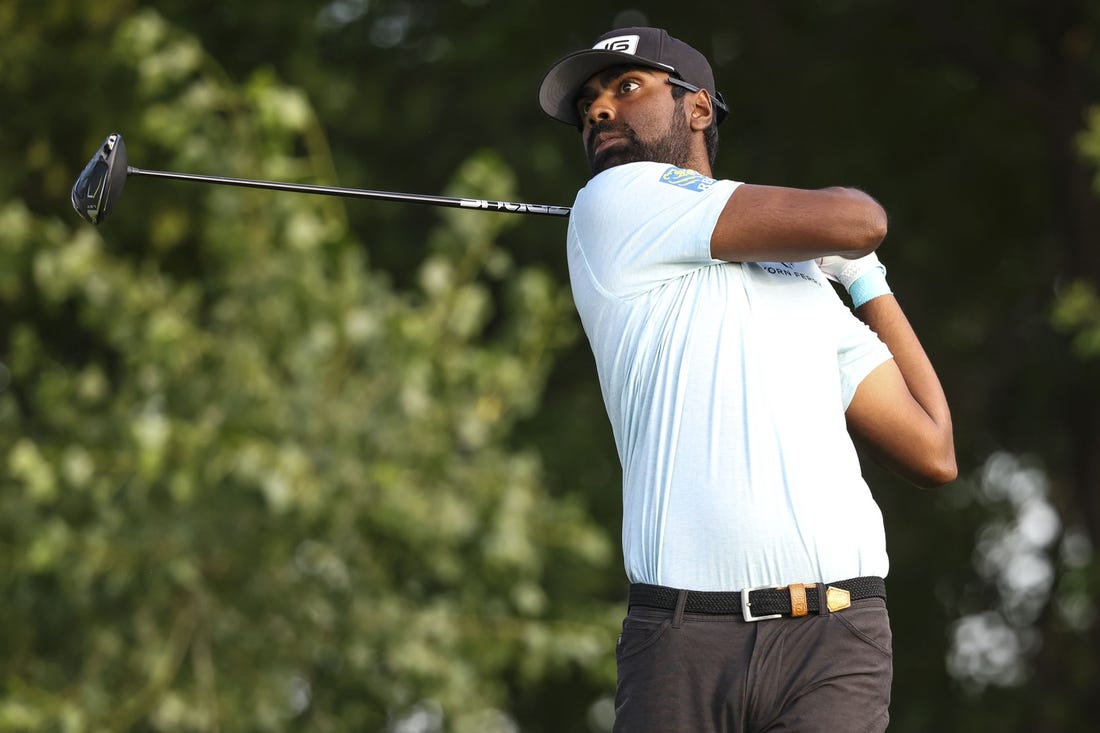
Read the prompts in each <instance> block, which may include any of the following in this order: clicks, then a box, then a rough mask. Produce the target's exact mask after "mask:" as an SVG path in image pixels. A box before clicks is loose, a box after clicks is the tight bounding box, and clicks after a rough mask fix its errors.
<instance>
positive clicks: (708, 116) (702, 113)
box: [689, 89, 714, 130]
mask: <svg viewBox="0 0 1100 733" xmlns="http://www.w3.org/2000/svg"><path fill="white" fill-rule="evenodd" d="M692 96H694V97H695V100H694V102H693V103H692V104H691V119H690V120H689V122H690V123H691V129H692V130H705V129H707V128H708V127H710V125H711V122H713V121H714V100H712V99H711V98H710V93H709V92H708V91H707V90H706V89H700V90H699V91H698V92H696V93H695V94H694V95H692Z"/></svg>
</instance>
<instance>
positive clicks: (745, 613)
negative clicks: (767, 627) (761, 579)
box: [741, 585, 783, 621]
mask: <svg viewBox="0 0 1100 733" xmlns="http://www.w3.org/2000/svg"><path fill="white" fill-rule="evenodd" d="M754 590H778V589H777V588H775V587H774V586H770V585H758V586H756V587H755V588H742V589H741V618H743V619H744V620H746V621H767V620H768V619H770V618H783V614H781V613H769V614H768V615H766V616H753V615H752V611H750V610H749V606H751V605H752V602H751V601H749V593H752V592H753V591H754Z"/></svg>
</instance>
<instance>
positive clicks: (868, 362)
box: [837, 306, 893, 410]
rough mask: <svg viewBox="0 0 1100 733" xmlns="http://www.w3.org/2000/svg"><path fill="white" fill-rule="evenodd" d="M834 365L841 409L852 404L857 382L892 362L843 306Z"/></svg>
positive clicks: (887, 352)
mask: <svg viewBox="0 0 1100 733" xmlns="http://www.w3.org/2000/svg"><path fill="white" fill-rule="evenodd" d="M838 317H839V319H840V324H839V329H840V330H839V334H840V338H839V339H838V342H837V361H838V362H839V364H840V395H841V400H842V402H843V405H844V409H845V410H847V409H848V405H850V404H851V403H852V398H853V397H855V395H856V389H858V388H859V384H860V382H862V381H863V380H864V378H865V377H866V376H867V375H868V374H870V373H871V372H872V371H874V369H875V367H877V366H878V365H880V364H882V363H883V362H885V361H888V360H890V359H892V358H893V354H891V353H890V349H889V348H888V347H887V346H886V344H884V343H883V342H882V340H881V339H879V337H878V335H877V334H876V333H875V332H874V331H872V330H871V329H870V327H869V326H868V325H867V324H866V323H864V322H863V321H861V320H859V319H858V318H856V316H855V314H853V313H852V312H851V310H849V309H848V308H847V307H846V306H845V307H842V308H841V309H840V311H839V316H838Z"/></svg>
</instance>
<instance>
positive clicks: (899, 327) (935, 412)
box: [856, 295, 955, 469]
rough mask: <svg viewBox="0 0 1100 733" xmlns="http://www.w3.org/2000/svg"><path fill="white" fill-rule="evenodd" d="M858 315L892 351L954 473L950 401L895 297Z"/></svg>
mask: <svg viewBox="0 0 1100 733" xmlns="http://www.w3.org/2000/svg"><path fill="white" fill-rule="evenodd" d="M856 315H857V316H858V317H859V318H860V320H862V321H863V322H864V323H866V324H867V325H868V326H870V328H871V330H873V331H874V332H875V333H876V334H878V337H879V338H880V339H881V340H882V341H883V343H885V344H886V346H887V347H889V349H890V353H892V354H893V355H894V362H895V363H896V364H897V365H898V370H899V371H900V372H901V375H902V378H904V380H905V384H906V386H907V387H908V388H909V392H910V394H912V396H913V399H914V400H915V401H916V402H917V404H919V405H920V406H921V408H923V410H924V411H925V412H926V413H927V414H928V417H929V419H930V421H931V424H932V425H933V426H934V428H933V431H932V435H931V442H932V444H933V446H934V447H935V452H936V453H937V454H938V456H939V459H940V461H942V462H943V463H944V464H945V465H947V466H949V467H951V468H952V469H954V466H955V439H954V430H953V427H952V424H951V409H950V407H949V406H948V404H947V397H946V395H945V394H944V392H943V387H942V385H941V384H940V380H939V377H938V376H936V371H935V369H934V368H933V367H932V363H931V361H929V359H928V355H927V354H926V353H925V352H924V347H923V346H921V343H920V341H919V340H918V339H917V335H916V333H914V332H913V328H912V326H910V325H909V319H907V318H906V317H905V313H903V312H902V310H901V306H899V305H898V302H897V299H896V298H895V297H894V296H893V295H883V296H880V297H877V298H874V299H872V300H870V301H868V302H867V303H864V304H863V305H862V306H860V307H859V308H858V309H856Z"/></svg>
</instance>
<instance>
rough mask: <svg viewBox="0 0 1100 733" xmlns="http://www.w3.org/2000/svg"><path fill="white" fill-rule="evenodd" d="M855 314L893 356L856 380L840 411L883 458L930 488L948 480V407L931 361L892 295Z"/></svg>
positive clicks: (952, 470) (952, 472) (951, 455)
mask: <svg viewBox="0 0 1100 733" xmlns="http://www.w3.org/2000/svg"><path fill="white" fill-rule="evenodd" d="M856 315H857V316H858V317H859V318H860V319H861V320H862V321H863V322H864V323H866V324H867V325H868V326H870V327H871V329H872V330H873V331H874V332H875V333H876V334H878V337H879V338H880V339H882V341H883V342H884V343H885V344H886V345H887V346H888V347H889V348H890V352H891V353H892V354H893V355H894V358H893V359H892V360H890V361H887V362H885V363H884V364H881V365H880V366H879V367H877V368H876V369H875V370H874V371H872V372H871V373H870V374H869V375H868V376H867V377H866V378H865V379H864V380H863V382H861V383H860V385H859V388H858V389H857V390H856V394H855V397H853V398H852V402H851V404H850V405H849V406H848V411H847V413H846V417H847V421H848V427H849V429H850V430H851V431H852V433H853V434H854V435H855V436H856V437H857V438H859V439H860V442H861V443H863V444H864V445H865V446H866V447H868V448H870V449H871V450H872V451H873V452H874V453H875V454H876V455H877V456H878V457H879V458H880V459H881V460H882V461H883V462H884V463H886V464H887V465H888V466H890V467H891V468H893V469H894V470H895V471H897V472H898V473H899V474H900V475H901V476H903V477H904V478H906V479H908V480H909V481H911V482H913V483H914V484H917V485H918V486H923V487H926V488H930V487H933V486H940V485H943V484H946V483H948V482H950V481H954V480H955V477H956V476H957V475H958V468H957V466H956V464H955V442H954V432H953V430H952V427H951V410H950V408H949V407H948V405H947V398H946V396H945V395H944V392H943V387H942V386H941V385H940V380H939V378H938V377H937V376H936V372H935V370H934V369H933V368H932V363H931V362H930V361H929V360H928V356H927V355H926V354H925V353H924V348H923V347H922V346H921V344H920V341H918V340H917V335H916V334H915V333H914V332H913V328H912V327H911V326H910V325H909V320H908V319H907V318H906V317H905V314H904V313H903V312H902V310H901V307H900V306H899V305H898V302H897V300H896V299H895V298H894V296H893V295H883V296H880V297H878V298H874V299H873V300H870V301H868V302H867V303H865V304H864V305H862V306H861V307H860V308H858V309H857V310H856Z"/></svg>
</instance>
